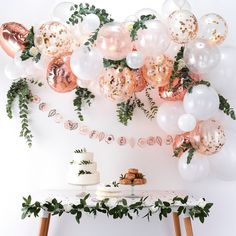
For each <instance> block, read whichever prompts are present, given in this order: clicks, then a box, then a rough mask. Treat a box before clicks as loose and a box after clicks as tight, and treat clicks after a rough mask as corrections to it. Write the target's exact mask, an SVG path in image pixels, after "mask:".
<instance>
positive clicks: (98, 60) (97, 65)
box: [70, 46, 103, 80]
mask: <svg viewBox="0 0 236 236" xmlns="http://www.w3.org/2000/svg"><path fill="white" fill-rule="evenodd" d="M70 66H71V70H72V71H73V73H74V74H75V75H76V76H77V77H78V78H79V79H81V80H93V79H97V78H98V76H99V75H100V73H101V72H102V70H103V56H102V53H101V51H100V50H99V49H97V48H91V49H88V48H87V47H85V46H83V47H80V48H79V49H76V50H74V52H73V53H72V55H71V59H70Z"/></svg>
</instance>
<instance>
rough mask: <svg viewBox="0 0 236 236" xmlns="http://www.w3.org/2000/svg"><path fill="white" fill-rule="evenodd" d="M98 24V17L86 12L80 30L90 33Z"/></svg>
mask: <svg viewBox="0 0 236 236" xmlns="http://www.w3.org/2000/svg"><path fill="white" fill-rule="evenodd" d="M99 26H100V19H99V17H98V16H97V15H95V14H88V15H86V16H84V17H83V21H82V23H81V30H82V32H83V33H85V34H91V33H93V32H95V31H96V30H97V29H98V27H99Z"/></svg>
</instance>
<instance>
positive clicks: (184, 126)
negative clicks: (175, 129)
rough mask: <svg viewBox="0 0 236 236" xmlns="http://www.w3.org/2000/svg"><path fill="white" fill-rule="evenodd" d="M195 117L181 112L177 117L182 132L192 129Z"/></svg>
mask: <svg viewBox="0 0 236 236" xmlns="http://www.w3.org/2000/svg"><path fill="white" fill-rule="evenodd" d="M196 124H197V121H196V118H195V117H194V116H193V115H191V114H183V115H182V116H180V117H179V119H178V126H179V128H180V129H181V130H182V131H184V132H189V131H192V130H194V128H195V127H196Z"/></svg>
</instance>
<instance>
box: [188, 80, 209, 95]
mask: <svg viewBox="0 0 236 236" xmlns="http://www.w3.org/2000/svg"><path fill="white" fill-rule="evenodd" d="M199 84H203V85H206V86H207V87H210V86H211V83H210V82H209V81H206V80H199V81H195V82H194V83H193V84H192V86H191V87H190V88H189V89H188V92H189V93H192V91H193V88H194V86H197V85H199Z"/></svg>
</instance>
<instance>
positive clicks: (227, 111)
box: [219, 94, 236, 120]
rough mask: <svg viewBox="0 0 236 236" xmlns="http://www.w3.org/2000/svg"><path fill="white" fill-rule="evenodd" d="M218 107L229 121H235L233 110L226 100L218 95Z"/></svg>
mask: <svg viewBox="0 0 236 236" xmlns="http://www.w3.org/2000/svg"><path fill="white" fill-rule="evenodd" d="M219 100H220V106H219V109H220V110H221V111H223V112H224V113H225V114H226V115H227V116H230V117H231V119H233V120H236V116H235V112H234V109H233V108H232V107H231V106H230V104H229V102H228V100H227V99H226V98H224V97H223V96H222V95H220V94H219Z"/></svg>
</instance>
